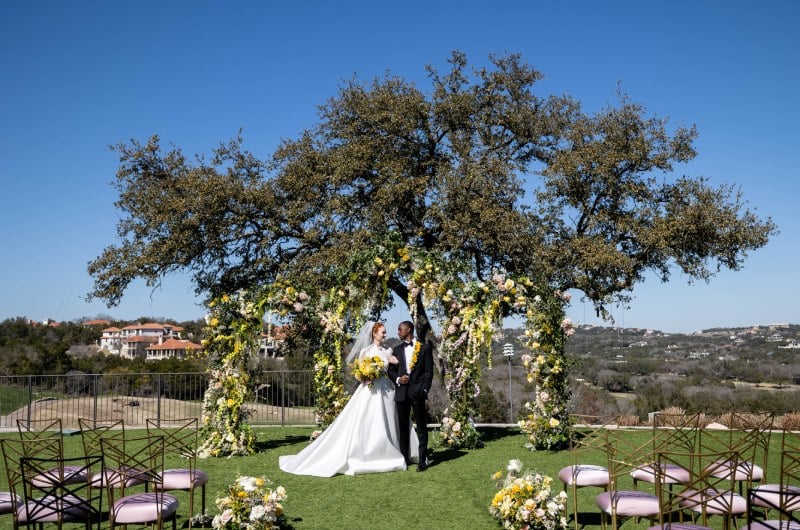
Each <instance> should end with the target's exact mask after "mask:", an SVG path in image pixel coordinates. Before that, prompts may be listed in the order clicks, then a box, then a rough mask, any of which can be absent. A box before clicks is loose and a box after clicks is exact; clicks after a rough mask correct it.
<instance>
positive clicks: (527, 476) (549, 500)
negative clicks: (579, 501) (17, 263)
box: [489, 460, 567, 530]
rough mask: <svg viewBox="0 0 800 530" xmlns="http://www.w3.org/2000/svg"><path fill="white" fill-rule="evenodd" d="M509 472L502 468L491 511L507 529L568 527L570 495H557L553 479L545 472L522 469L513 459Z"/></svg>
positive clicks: (549, 529)
mask: <svg viewBox="0 0 800 530" xmlns="http://www.w3.org/2000/svg"><path fill="white" fill-rule="evenodd" d="M507 471H508V474H507V475H506V476H505V478H504V477H503V473H502V472H501V471H498V472H497V473H495V474H494V476H493V477H492V478H493V479H494V480H496V481H498V491H497V493H495V495H494V498H493V499H492V502H491V504H490V505H489V513H491V514H492V515H493V516H494V518H495V519H497V520H498V522H499V523H500V524H501V525H502V526H503V528H507V529H514V530H516V529H521V530H562V529H564V528H566V527H567V520H566V516H565V513H566V502H567V494H566V493H564V492H563V491H561V492H559V493H557V494H555V495H554V494H553V489H552V488H553V479H552V478H551V477H548V476H546V475H542V474H541V473H537V472H533V471H525V472H523V470H522V462H520V461H519V460H510V461H509V462H508V467H507Z"/></svg>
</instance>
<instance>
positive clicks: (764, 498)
mask: <svg viewBox="0 0 800 530" xmlns="http://www.w3.org/2000/svg"><path fill="white" fill-rule="evenodd" d="M787 494H788V495H787ZM750 499H751V500H752V502H753V504H755V505H756V506H761V507H762V508H781V501H782V502H784V503H786V506H785V507H784V508H785V509H786V510H788V511H792V512H794V511H797V510H800V488H799V487H797V486H789V485H786V486H781V485H780V484H762V485H761V486H756V487H755V488H753V491H752V494H751V497H750Z"/></svg>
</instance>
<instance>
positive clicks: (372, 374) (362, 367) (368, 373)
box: [353, 355, 384, 387]
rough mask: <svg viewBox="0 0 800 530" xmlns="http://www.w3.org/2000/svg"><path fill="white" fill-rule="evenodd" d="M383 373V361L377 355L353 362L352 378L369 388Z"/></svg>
mask: <svg viewBox="0 0 800 530" xmlns="http://www.w3.org/2000/svg"><path fill="white" fill-rule="evenodd" d="M383 373H384V372H383V359H381V358H380V357H379V356H377V355H373V356H371V357H364V358H363V359H356V360H355V361H353V376H354V377H355V378H356V379H358V380H359V381H361V382H362V383H366V384H368V385H369V386H370V387H371V386H372V382H373V381H375V380H376V379H378V378H380V377H381V376H382V375H383Z"/></svg>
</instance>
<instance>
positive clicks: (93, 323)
mask: <svg viewBox="0 0 800 530" xmlns="http://www.w3.org/2000/svg"><path fill="white" fill-rule="evenodd" d="M82 325H83V327H85V328H90V327H92V326H110V325H111V322H109V321H108V320H100V319H94V320H87V321H86V322H84V323H83V324H82Z"/></svg>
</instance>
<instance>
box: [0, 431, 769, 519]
mask: <svg viewBox="0 0 800 530" xmlns="http://www.w3.org/2000/svg"><path fill="white" fill-rule="evenodd" d="M129 432H130V433H131V435H136V434H141V433H137V431H133V430H131V431H129ZM256 432H257V435H258V442H257V446H258V452H257V453H256V454H254V455H252V456H248V457H236V458H224V459H209V460H202V461H200V464H199V467H201V468H202V469H204V470H206V471H207V472H208V473H209V475H210V477H211V479H210V483H209V485H208V493H207V497H208V502H207V512H208V514H209V515H211V516H213V515H215V514H216V513H218V512H217V509H216V506H215V505H214V499H216V498H217V497H218V496H221V495H224V494H225V491H226V486H227V485H228V484H229V483H231V482H233V481H234V480H235V479H236V477H237V476H239V475H255V476H260V475H265V476H267V477H268V478H269V479H270V480H272V481H273V483H274V485H276V486H277V485H282V486H284V487H285V488H286V491H287V499H286V501H285V502H284V503H283V505H284V510H285V513H286V515H287V517H288V519H289V521H290V523H291V524H292V526H293V528H295V529H297V530H301V529H342V528H354V529H360V528H364V529H372V528H375V529H382V528H408V529H428V528H452V529H462V528H470V529H496V528H499V525H498V524H497V523H496V522H495V520H494V519H493V518H492V517H491V515H490V514H489V508H488V507H489V502H490V501H491V499H492V496H493V495H494V493H495V492H496V487H495V484H494V482H493V481H492V480H491V476H492V474H493V473H494V472H496V471H500V470H502V471H505V469H506V466H507V464H508V461H509V459H512V458H517V459H519V460H521V461H522V462H523V464H524V465H525V467H526V468H530V469H535V470H538V471H540V472H542V473H545V474H547V475H550V476H552V477H553V478H554V489H555V490H556V492H557V491H559V490H560V488H561V487H562V486H561V482H560V481H559V480H558V479H557V474H558V471H559V469H561V468H563V467H564V466H566V465H569V464H570V463H572V456H571V455H570V453H569V451H561V452H550V451H542V452H530V451H528V450H526V449H524V448H523V444H524V443H525V438H524V437H523V436H522V435H521V434H520V433H519V431H518V430H517V429H482V431H481V432H482V434H483V438H484V440H485V442H486V446H485V447H484V448H482V449H478V450H474V451H469V452H465V451H449V450H444V449H441V448H437V449H436V450H435V452H434V454H433V465H432V466H431V467H430V468H429V469H428V470H427V471H426V472H424V473H417V472H416V471H415V466H412V467H411V468H410V469H408V470H406V471H398V472H393V473H377V474H368V475H358V476H354V477H351V476H344V475H338V476H335V477H332V478H316V477H305V476H295V475H291V474H288V473H284V472H283V471H281V470H280V469H279V468H278V457H279V456H281V455H287V454H294V453H297V452H299V451H300V450H301V449H302V448H303V447H305V446H306V444H307V443H308V437H309V435H310V433H311V429H308V428H279V427H273V428H262V429H257V431H256ZM431 434H432V436H431V438H432V439H433V438H434V437H435V433H431ZM0 436H3V437H12V436H16V434H15V433H3V434H2V435H0ZM631 436H633V437H641V438H642V441H644V440H645V439H646V437H647V436H649V432H647V431H638V432H632V433H631ZM777 438H778V437H777V436H775V437H773V442H772V449H771V454H774V455H776V458H778V457H779V451H780V447H779V440H777ZM81 451H82V446H81V439H80V436H77V435H76V436H69V437H67V438H65V453H66V454H67V455H68V456H73V455H78V454H80V453H81ZM585 457H586V459H588V460H590V461H589V462H588V463H596V464H603V456H602V455H599V454H595V455H585ZM582 460H583V459H582ZM774 460H775V459H772V458H771V461H774ZM583 461H584V462H585V461H586V460H583ZM166 465H167V467H181V466H182V464H181V461H180V459H179V458H169V459H168V461H167V464H166ZM775 465H777V463H776V464H775ZM771 473H772V474H771V475H770V474H768V477H769V478H771V479H777V474H776V473H775V472H774V471H773V470H771ZM0 480H1V481H2V483H3V484H2V487H0V489H5V481H6V479H5V474H3V477H2V478H1V479H0ZM598 492H599V489H597V488H585V489H583V490H579V495H578V502H579V508H578V510H579V512H580V513H581V515H582V517H581V520H582V521H584V522H587V523H588V525H587V526H586V528H588V529H598V528H600V520H599V516H598V515H597V509H596V507H595V504H594V496H595V495H596V494H597V493H598ZM178 497H179V499H180V502H181V508H180V510H179V512H180V513H181V518H180V519H179V526H180V525H181V524H183V523H184V522H185V521H186V516H187V514H186V510H188V497H187V496H186V494H185V493H179V494H178ZM199 505H200V503H199V498H196V500H195V506H197V507H198V511H199ZM712 523H713V524H715V525H718V524H719V519H717V520H712ZM648 526H649V523H648V522H647V521H642V522H639V523H638V524H635V523H634V522H633V521H627V522H625V523H624V528H625V529H630V530H634V529H643V528H647V527H648ZM0 528H11V521H10V517H9V516H2V517H0Z"/></svg>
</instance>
